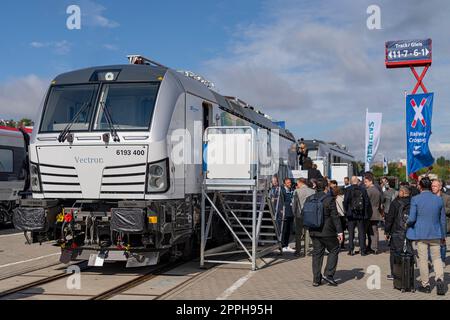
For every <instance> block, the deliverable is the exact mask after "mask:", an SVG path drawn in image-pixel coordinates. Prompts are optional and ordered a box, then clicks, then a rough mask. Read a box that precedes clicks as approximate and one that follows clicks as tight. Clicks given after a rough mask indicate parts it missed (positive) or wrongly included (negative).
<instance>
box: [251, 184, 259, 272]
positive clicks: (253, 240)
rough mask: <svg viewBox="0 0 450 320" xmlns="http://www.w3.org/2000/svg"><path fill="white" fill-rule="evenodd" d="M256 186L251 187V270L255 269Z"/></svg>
mask: <svg viewBox="0 0 450 320" xmlns="http://www.w3.org/2000/svg"><path fill="white" fill-rule="evenodd" d="M257 188H258V186H257V185H256V186H254V187H253V208H252V236H253V238H252V270H253V271H255V270H256V245H257V243H256V193H257V191H256V189H257Z"/></svg>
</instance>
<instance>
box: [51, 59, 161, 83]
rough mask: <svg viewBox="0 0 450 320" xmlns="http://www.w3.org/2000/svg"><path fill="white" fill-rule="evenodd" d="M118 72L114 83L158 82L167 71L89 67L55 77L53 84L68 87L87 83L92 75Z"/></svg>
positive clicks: (145, 66)
mask: <svg viewBox="0 0 450 320" xmlns="http://www.w3.org/2000/svg"><path fill="white" fill-rule="evenodd" d="M108 71H120V72H119V73H118V76H117V79H116V81H129V82H138V81H158V78H159V77H163V76H164V75H165V74H166V72H167V69H166V68H163V67H156V66H148V65H133V64H125V65H111V66H102V67H91V68H86V69H81V70H75V71H71V72H67V73H63V74H61V75H59V76H57V77H56V78H55V80H54V83H55V84H57V85H70V84H79V83H89V82H91V79H92V77H93V75H95V74H96V73H97V72H108Z"/></svg>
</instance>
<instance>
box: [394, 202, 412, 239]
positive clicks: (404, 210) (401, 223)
mask: <svg viewBox="0 0 450 320" xmlns="http://www.w3.org/2000/svg"><path fill="white" fill-rule="evenodd" d="M410 208H411V204H410V203H409V202H408V203H404V202H401V201H400V207H399V208H398V211H397V225H398V228H399V230H401V231H404V232H406V229H408V228H407V227H406V222H408V218H409V209H410Z"/></svg>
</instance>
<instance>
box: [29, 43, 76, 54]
mask: <svg viewBox="0 0 450 320" xmlns="http://www.w3.org/2000/svg"><path fill="white" fill-rule="evenodd" d="M30 47H32V48H34V49H42V48H50V49H51V50H52V51H53V52H54V53H56V54H59V55H66V54H68V53H70V51H71V50H72V43H70V42H69V41H67V40H62V41H50V42H38V41H33V42H31V43H30Z"/></svg>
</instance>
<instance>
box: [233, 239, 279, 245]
mask: <svg viewBox="0 0 450 320" xmlns="http://www.w3.org/2000/svg"><path fill="white" fill-rule="evenodd" d="M241 241H242V242H245V243H251V242H252V241H251V240H250V239H242V240H241ZM258 243H261V244H264V243H268V244H278V240H259V241H258Z"/></svg>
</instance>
